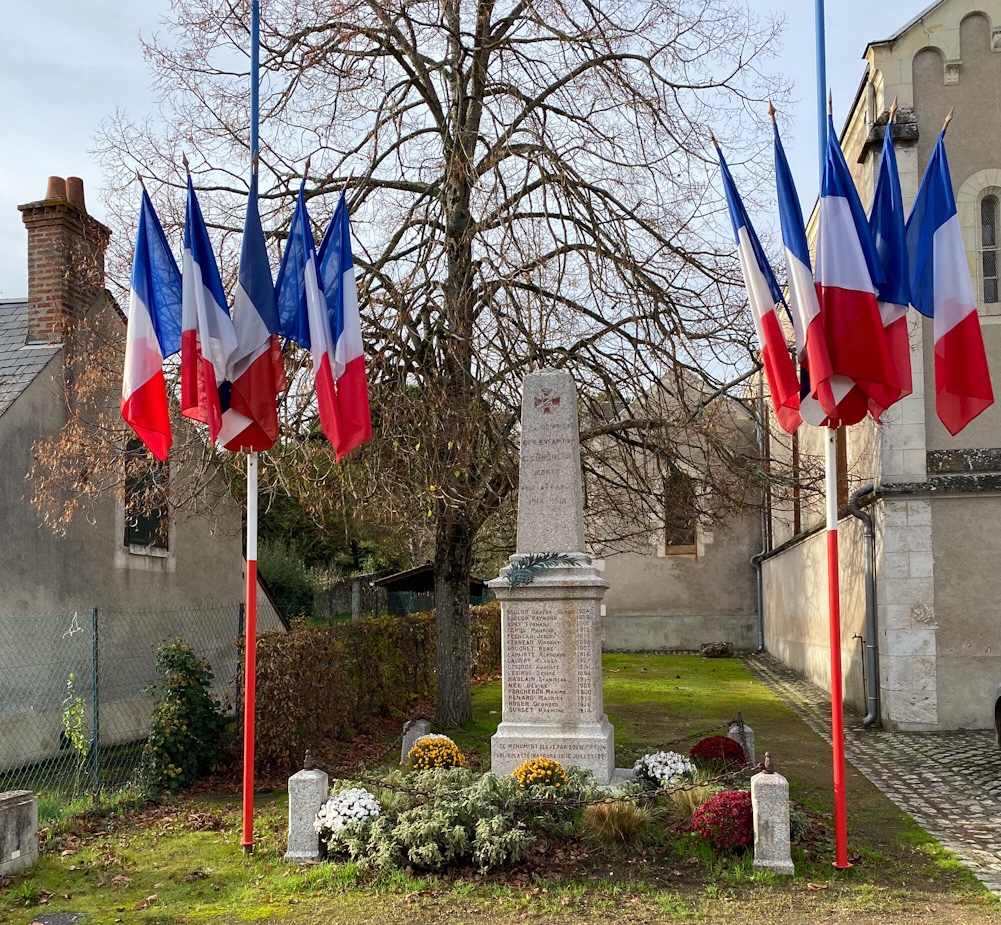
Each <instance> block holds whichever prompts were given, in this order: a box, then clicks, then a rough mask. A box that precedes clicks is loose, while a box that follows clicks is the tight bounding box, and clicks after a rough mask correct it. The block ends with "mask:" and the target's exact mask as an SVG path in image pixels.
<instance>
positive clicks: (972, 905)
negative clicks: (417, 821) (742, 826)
mask: <svg viewBox="0 0 1001 925" xmlns="http://www.w3.org/2000/svg"><path fill="white" fill-rule="evenodd" d="M604 667H605V684H604V692H605V706H606V710H607V712H608V716H609V719H610V720H611V721H612V723H613V725H614V726H615V738H616V751H617V759H618V760H617V764H618V765H619V766H624V765H627V764H631V763H632V761H633V760H634V759H635V758H636V757H637V756H639V755H641V754H643V753H644V752H647V751H652V750H656V749H660V748H665V747H666V748H672V747H673V749H674V750H677V751H684V752H687V750H688V748H689V747H690V745H691V744H692V743H693V741H694V738H692V736H693V735H695V736H696V737H697V735H698V734H699V733H703V732H704V731H705V730H707V729H710V728H711V727H721V728H722V729H723V730H724V731H725V724H726V722H727V721H728V720H730V719H732V718H733V717H734V716H735V715H736V713H737V711H738V710H740V711H741V712H742V714H743V717H744V719H745V721H746V722H747V723H748V724H749V725H750V726H752V727H753V729H754V733H755V739H756V747H757V751H758V755H759V758H760V757H761V756H762V755H763V754H764V752H765V750H766V749H767V750H769V751H771V752H772V754H773V756H774V758H775V762H776V766H777V768H778V770H780V771H781V773H783V774H784V775H785V776H786V777H787V778H788V779H789V781H790V792H791V796H792V798H793V800H794V801H795V802H797V803H799V804H801V805H802V806H804V807H807V808H808V810H809V812H810V814H812V816H813V818H814V819H815V820H817V819H822V817H824V816H828V817H829V816H830V814H831V805H832V799H831V783H830V777H831V770H830V748H829V746H827V745H826V743H824V742H823V740H821V739H820V738H818V737H817V736H816V735H815V734H814V733H813V732H812V731H810V730H809V728H808V727H806V726H805V725H804V724H803V723H801V722H800V721H799V720H798V719H797V718H796V716H795V714H793V713H792V712H791V711H790V710H789V709H788V708H787V707H786V706H785V705H784V704H782V703H781V702H780V701H779V700H777V699H776V698H775V697H774V696H773V695H772V694H771V693H770V692H769V691H768V690H767V689H766V688H765V687H764V686H763V685H762V684H761V683H759V682H758V681H756V680H755V679H754V678H753V677H752V676H751V675H750V674H749V673H748V672H747V670H746V669H745V668H744V666H743V665H742V663H741V662H739V661H738V660H736V659H717V660H703V659H701V658H698V657H694V656H661V655H649V656H645V655H644V656H640V655H607V656H605V658H604ZM474 709H475V715H476V719H475V721H474V722H473V723H470V724H469V725H468V726H467V727H466V729H465V730H463V732H462V733H461V734H460V735H458V736H456V739H457V741H459V743H460V745H462V747H463V748H464V749H465V750H467V751H470V750H475V751H478V752H479V753H480V755H481V756H483V757H484V758H487V756H488V755H489V736H490V735H491V733H492V732H493V730H494V729H495V727H496V725H497V723H498V722H499V720H500V682H499V681H497V682H491V683H488V684H484V685H481V686H479V687H477V689H476V690H475V692H474ZM714 731H718V730H714ZM371 773H372V772H369V774H371ZM848 800H849V847H850V852H851V856H852V859H853V862H854V864H855V866H854V867H853V868H852V869H851V870H850V871H845V872H836V871H834V870H833V868H832V866H831V859H832V856H833V854H832V848H831V845H830V839H829V838H828V837H826V836H827V835H828V834H829V833H824V832H823V830H822V823H820V830H821V835H822V836H824V837H821V838H820V839H817V838H814V839H813V840H812V841H810V842H808V843H807V844H805V845H802V846H797V847H796V848H794V855H793V856H794V860H795V862H796V866H797V875H796V877H795V878H793V879H791V880H790V879H780V878H776V877H773V876H771V875H763V874H755V873H754V872H753V869H752V867H751V864H750V858H747V857H745V858H743V859H734V858H730V859H723V860H719V859H716V858H713V857H712V856H710V854H709V853H708V852H706V851H705V850H703V849H702V847H701V846H700V844H699V843H698V842H697V840H696V839H695V838H694V836H692V837H688V836H683V837H680V838H674V839H673V840H670V841H668V840H661V841H660V842H657V841H654V842H653V843H651V844H650V845H648V846H647V847H645V848H641V849H637V850H627V849H620V850H618V851H616V850H613V849H601V850H598V851H595V850H590V851H589V850H587V849H585V848H583V847H582V846H577V848H576V850H572V851H568V853H567V854H566V856H565V858H564V857H563V854H562V849H559V850H558V855H557V856H556V857H554V858H549V859H546V863H545V865H543V866H542V867H541V868H540V867H539V866H538V865H536V867H534V868H524V869H520V870H515V871H508V872H504V873H502V874H497V875H490V876H487V877H480V876H478V875H476V874H475V873H473V872H470V871H464V872H462V873H460V874H454V875H450V876H448V877H434V876H428V877H421V876H420V875H419V873H415V872H413V871H409V872H396V873H386V874H381V875H379V876H377V877H373V875H371V874H367V873H364V872H362V871H360V870H359V869H358V868H357V867H356V866H354V865H351V864H332V863H331V864H326V863H325V864H317V865H314V866H311V867H305V868H299V867H295V866H291V865H288V864H286V863H284V862H283V861H282V855H283V853H284V851H285V826H286V811H287V807H286V800H285V796H284V794H271V795H259V796H258V800H257V809H256V815H255V821H256V839H257V848H256V852H255V854H254V855H253V856H252V857H250V858H247V857H244V855H243V853H242V850H241V848H240V812H239V799H238V798H237V797H232V796H225V797H223V796H220V797H204V796H198V797H194V798H190V799H184V800H181V801H178V802H176V803H171V804H166V805H162V806H155V807H147V808H131V809H129V808H127V807H121V808H119V809H118V810H116V811H115V812H112V813H107V814H105V815H103V816H91V817H82V818H76V819H73V820H69V821H66V822H63V823H59V824H55V825H54V826H52V827H51V828H50V829H49V830H47V832H46V839H47V840H46V844H45V846H44V849H43V855H42V858H41V860H40V861H39V863H38V865H37V866H36V867H35V868H34V870H32V871H30V872H28V873H26V874H21V875H18V876H15V877H12V878H8V879H6V880H0V922H4V923H7V922H9V923H11V925H20V923H24V925H27V923H29V922H31V921H32V920H33V914H40V913H41V912H43V911H44V912H48V913H51V912H57V911H73V912H87V913H90V919H89V922H91V923H94V925H103V923H114V922H125V923H145V925H180V923H198V922H203V921H211V922H216V923H242V922H273V923H279V922H281V923H288V925H307V923H309V925H313V923H327V922H330V923H345V925H353V923H373V922H379V923H382V922H386V923H396V922H414V921H420V922H422V923H428V925H430V923H438V922H441V923H444V922H448V923H467V922H468V923H473V922H477V923H487V925H490V923H496V925H500V923H508V922H511V923H513V922H522V921H526V920H527V921H537V922H549V921H558V922H560V923H564V922H566V923H597V922H613V921H623V922H636V923H647V922H649V923H653V922H664V921H674V920H689V921H709V922H727V923H741V925H743V923H747V925H750V923H768V922H781V923H783V925H793V923H797V925H798V923H807V922H811V923H812V922H816V921H818V920H822V921H846V922H847V921H853V922H854V921H860V920H865V921H868V922H875V923H890V922H895V923H896V922H899V923H916V922H929V923H931V922H936V923H943V922H944V923H957V925H958V923H981V922H982V923H1001V907H999V905H998V903H997V901H996V900H995V899H994V898H993V897H992V896H991V894H989V893H987V892H986V891H985V890H984V889H983V888H982V887H981V886H980V885H979V884H978V883H977V882H976V880H975V879H974V878H973V877H972V876H971V875H970V874H969V873H968V872H967V871H966V869H965V868H964V867H963V866H962V865H960V864H959V863H958V862H956V861H955V860H954V859H953V858H952V857H951V856H950V855H949V854H948V853H947V852H945V851H944V850H943V849H942V848H941V847H940V846H939V845H938V844H937V843H936V842H935V841H934V840H933V839H931V838H930V837H929V836H927V835H926V834H925V833H924V832H923V831H922V830H921V829H919V828H918V827H917V826H916V825H915V824H914V823H913V822H911V821H910V819H909V818H908V817H907V816H906V815H905V814H903V813H901V812H900V811H899V810H898V809H897V808H896V807H895V806H894V805H893V804H892V803H891V802H890V801H889V800H887V799H886V798H885V797H883V796H882V795H881V794H880V793H879V792H878V791H877V790H876V789H875V788H874V787H872V786H871V785H870V784H869V783H868V782H867V781H866V780H865V779H864V778H863V777H862V776H861V775H859V774H856V773H855V772H854V771H853V770H852V769H851V768H850V767H849V772H848ZM814 830H815V831H816V830H817V826H816V825H815V827H814ZM554 850H557V849H554ZM540 870H541V871H542V872H541V873H540Z"/></svg>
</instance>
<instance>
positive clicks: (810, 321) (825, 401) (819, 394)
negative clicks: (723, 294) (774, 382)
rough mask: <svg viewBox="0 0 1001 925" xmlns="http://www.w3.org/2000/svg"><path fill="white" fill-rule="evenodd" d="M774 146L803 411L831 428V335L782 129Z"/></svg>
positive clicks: (833, 408)
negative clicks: (822, 310)
mask: <svg viewBox="0 0 1001 925" xmlns="http://www.w3.org/2000/svg"><path fill="white" fill-rule="evenodd" d="M772 129H773V133H774V142H775V184H776V187H777V190H778V199H779V223H780V225H781V228H782V243H783V245H784V246H785V254H786V272H787V286H788V289H789V309H790V313H791V314H792V324H793V329H794V330H795V332H796V353H797V355H798V357H799V364H800V375H801V388H800V402H799V410H800V414H801V415H802V416H803V420H804V421H806V423H807V424H813V425H815V426H817V427H820V426H822V425H825V424H828V423H830V420H829V415H831V414H832V412H833V413H836V412H837V402H836V401H835V400H834V397H833V394H832V391H831V377H832V370H831V360H830V357H829V356H828V353H827V335H826V332H825V331H824V325H823V320H822V318H821V316H820V303H819V302H818V300H817V289H816V286H815V284H814V280H813V269H812V268H811V266H810V249H809V247H808V246H807V243H806V230H805V227H804V225H803V213H802V211H801V210H800V207H799V196H798V195H797V194H796V184H795V183H794V182H793V178H792V171H790V169H789V162H788V160H786V155H785V150H784V149H783V147H782V139H781V138H780V137H779V130H778V126H777V125H775V124H773V126H772Z"/></svg>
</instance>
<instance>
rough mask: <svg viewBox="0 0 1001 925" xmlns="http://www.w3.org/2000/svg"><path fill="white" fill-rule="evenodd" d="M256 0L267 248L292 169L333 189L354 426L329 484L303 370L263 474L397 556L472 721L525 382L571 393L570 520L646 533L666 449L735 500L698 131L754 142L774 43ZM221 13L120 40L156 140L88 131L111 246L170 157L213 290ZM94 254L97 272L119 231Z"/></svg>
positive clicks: (748, 20)
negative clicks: (621, 517) (369, 422)
mask: <svg viewBox="0 0 1001 925" xmlns="http://www.w3.org/2000/svg"><path fill="white" fill-rule="evenodd" d="M262 7H263V22H262V55H261V61H262V69H263V75H264V77H263V89H262V105H261V112H262V127H261V139H262V151H261V169H262V190H265V192H263V193H262V208H263V209H264V210H265V213H266V214H265V217H264V222H265V226H266V227H271V228H273V229H276V231H275V232H274V233H273V238H272V241H271V244H272V246H274V247H275V249H276V250H275V256H276V257H277V246H278V244H279V242H280V240H281V239H282V238H283V237H284V235H285V232H286V229H287V227H288V222H289V218H290V213H291V208H292V205H293V202H292V199H293V194H294V190H295V187H296V186H297V184H298V178H299V175H300V172H301V164H302V163H303V162H304V161H305V158H306V156H307V155H310V156H311V157H312V163H313V165H314V166H313V175H312V176H311V177H310V178H309V186H308V195H309V199H310V208H311V211H312V213H313V216H314V218H315V219H323V220H325V219H326V217H327V216H328V215H329V213H330V211H331V209H332V205H333V196H334V195H336V194H337V193H339V192H340V190H341V189H342V188H344V187H345V186H346V187H347V189H348V194H349V205H350V211H351V216H352V224H353V229H354V233H355V236H356V242H355V243H356V262H357V264H358V266H359V269H360V293H361V301H362V312H363V325H364V329H365V330H364V334H365V340H366V345H367V350H368V364H369V376H370V384H371V404H372V408H373V416H374V420H373V423H374V427H375V433H376V438H375V440H374V441H373V442H372V443H371V444H370V445H369V446H367V447H364V448H363V449H362V450H361V451H359V452H358V453H356V454H353V457H352V458H349V460H348V463H347V465H344V466H340V467H334V466H333V465H332V463H331V462H330V458H329V450H328V449H327V448H326V447H325V445H324V444H323V443H322V441H317V440H314V439H310V436H311V434H315V408H314V407H313V404H312V402H311V399H310V394H309V390H308V381H307V377H306V376H305V373H306V372H307V371H306V370H303V371H301V373H300V374H299V375H298V376H297V377H294V384H293V389H292V391H291V393H290V397H289V398H288V399H287V403H286V407H285V409H284V411H283V414H284V418H283V426H284V434H283V439H282V441H280V445H279V446H277V447H276V449H275V451H274V452H272V453H271V454H269V459H268V462H267V464H266V466H265V479H266V480H268V479H270V480H271V483H272V484H276V483H278V482H281V481H283V480H284V482H285V483H286V487H289V488H294V490H296V491H300V492H303V493H304V494H307V495H309V494H310V493H312V494H313V497H315V499H316V504H317V510H318V511H319V510H320V509H321V508H322V506H323V504H324V503H328V502H329V498H330V497H334V498H336V497H338V496H340V497H341V498H342V499H343V503H344V504H345V505H347V506H350V507H351V510H352V511H353V512H354V516H357V517H360V518H363V519H365V520H367V521H368V522H370V523H371V522H376V523H382V524H384V525H387V527H388V525H395V529H397V530H399V531H400V532H401V533H405V534H406V535H407V537H408V543H410V545H412V546H413V545H419V543H420V542H421V541H422V540H425V539H426V541H427V542H428V544H429V545H430V547H431V550H432V554H433V561H434V563H435V581H436V596H435V597H436V605H437V610H438V640H439V643H438V644H439V651H438V685H439V697H438V714H437V720H438V722H439V723H441V724H443V725H445V726H454V725H456V724H459V723H462V722H463V721H465V720H467V719H468V718H469V717H470V715H471V707H470V693H469V658H468V653H469V646H468V633H469V619H468V607H467V594H468V590H467V589H468V579H469V574H470V566H471V562H472V557H473V555H474V546H475V543H476V541H477V537H478V536H482V535H485V534H487V533H489V534H490V535H491V536H497V535H498V531H499V530H500V527H498V526H497V524H496V523H495V521H497V519H498V516H499V515H502V514H503V515H507V516H508V517H509V516H510V512H511V510H512V499H513V497H514V493H515V492H516V489H517V482H518V452H517V447H518V413H519V405H520V385H521V380H522V378H523V376H524V375H525V374H526V373H527V372H530V371H532V370H535V369H539V368H542V367H547V366H551V367H564V368H567V369H569V370H570V371H571V372H572V373H573V374H574V376H575V378H576V380H577V383H578V387H579V389H580V394H581V402H582V409H581V414H582V421H583V428H582V430H583V433H582V441H583V452H584V461H585V465H586V466H587V470H588V485H589V498H588V503H589V506H590V507H591V508H592V509H593V510H594V511H597V512H601V511H602V509H603V507H604V508H608V509H610V508H612V507H614V506H617V505H621V504H622V503H624V502H623V499H628V502H629V503H631V504H635V505H637V507H638V509H641V510H642V509H649V510H650V511H651V513H653V512H659V514H660V516H663V510H662V506H661V503H660V500H658V499H661V498H662V497H663V496H662V493H661V492H659V491H653V490H652V488H651V484H655V485H660V484H663V479H664V478H665V476H666V475H667V474H670V473H671V472H674V471H676V468H677V465H678V459H679V457H680V455H682V454H683V453H685V452H686V451H689V450H690V449H691V447H693V446H697V447H699V451H700V454H701V458H702V459H703V462H702V463H700V464H699V466H698V469H699V477H700V478H701V479H703V480H704V481H707V482H708V483H709V485H710V487H711V493H712V495H713V497H714V498H715V499H716V500H715V501H714V503H713V507H712V510H713V514H714V516H718V515H719V514H720V512H721V511H722V510H723V509H724V508H725V507H726V505H727V502H733V503H737V499H738V498H741V499H742V498H743V490H744V488H743V487H742V479H743V477H744V476H746V475H747V473H748V471H749V470H750V469H753V466H750V467H749V466H748V462H747V459H746V458H745V457H744V456H743V455H742V453H741V451H739V450H738V449H736V448H735V447H734V446H733V441H732V440H731V439H728V438H727V435H726V428H725V427H724V426H721V422H720V417H721V416H720V414H719V413H718V412H717V410H716V408H717V404H718V403H714V398H719V397H724V398H725V397H726V396H728V395H730V394H732V393H733V392H734V390H735V389H736V390H739V386H735V385H733V384H732V383H731V384H730V385H727V384H726V380H727V379H731V380H732V379H739V376H735V375H734V371H735V370H736V369H738V368H743V369H746V368H747V367H748V366H749V365H750V361H749V356H750V351H749V338H750V337H751V333H750V329H749V321H748V319H747V317H746V315H744V314H742V312H743V305H744V302H743V297H742V294H741V293H740V292H739V291H738V290H737V289H736V288H735V270H736V268H735V265H734V262H733V260H732V258H731V256H730V255H731V253H732V249H733V248H732V239H731V238H729V232H728V229H726V228H725V227H723V226H721V224H720V219H721V214H720V209H721V202H720V199H719V196H718V193H717V192H716V191H715V189H714V187H715V179H714V172H715V168H714V162H713V161H712V159H711V157H710V158H709V159H708V160H707V152H706V149H707V145H706V141H705V140H706V130H707V127H708V125H709V123H710V122H711V123H712V125H713V126H714V127H715V129H716V133H717V135H718V136H720V137H721V139H729V141H728V142H727V143H728V150H730V151H732V152H734V157H735V158H738V159H739V157H740V155H741V153H745V154H746V153H748V152H751V151H753V150H754V148H755V146H756V145H758V144H759V142H760V140H761V134H760V132H761V122H760V120H759V119H758V118H756V117H755V116H754V115H753V112H752V110H753V111H760V105H759V104H760V102H761V101H762V100H763V99H765V98H767V97H768V96H769V95H771V94H774V93H775V92H777V88H776V87H775V86H774V85H772V83H771V82H770V80H769V79H768V78H767V77H766V76H765V74H764V72H763V70H762V69H761V61H762V58H763V56H764V55H765V54H766V53H767V51H768V48H769V45H770V43H771V42H772V41H773V39H774V37H775V35H776V30H777V25H776V23H774V22H771V21H769V22H764V23H762V22H759V21H757V20H755V19H754V18H753V17H752V16H751V15H750V14H749V13H748V12H747V10H746V9H745V8H744V7H743V6H742V5H736V4H733V5H731V4H729V3H726V2H722V0H617V2H605V0H602V2H601V3H597V2H588V0H540V2H537V0H503V2H497V0H439V2H427V0H423V2H417V0H265V2H264V3H263V4H262ZM248 24H249V4H248V3H247V2H246V0H174V3H173V14H172V17H171V20H170V22H169V23H168V24H167V29H166V31H165V32H164V34H163V35H162V36H158V37H156V38H154V39H153V40H152V41H150V42H148V43H147V45H146V53H147V56H148V59H149V61H150V63H151V67H152V68H153V71H154V73H155V75H156V80H157V86H158V88H159V91H160V94H161V108H162V113H163V115H164V116H165V121H164V122H162V123H156V124H153V123H149V124H140V125H137V124H135V123H133V122H132V121H130V120H129V119H128V118H127V117H126V116H124V115H119V116H118V117H117V118H116V119H115V120H113V121H111V122H109V123H108V124H106V125H105V126H104V128H103V131H102V135H101V138H100V142H99V143H100V151H101V154H102V156H103V160H104V164H105V167H106V176H107V180H108V183H109V190H110V192H109V195H108V200H109V205H110V207H111V209H112V212H113V213H115V214H116V215H117V218H118V224H119V227H121V228H123V229H128V228H130V227H134V221H135V217H134V211H133V209H134V204H135V202H137V201H138V196H137V193H136V190H135V188H134V186H133V179H132V178H133V176H134V174H135V171H136V170H137V169H138V170H139V171H140V172H141V173H142V174H143V175H145V176H146V177H147V178H149V179H148V185H150V187H151V192H153V195H154V198H155V200H156V201H157V205H158V208H159V209H160V213H161V218H162V219H163V220H164V223H165V225H167V226H172V227H173V229H174V230H173V231H171V230H170V227H168V234H176V229H177V228H178V227H179V225H180V220H181V215H182V206H181V195H182V190H183V177H182V175H181V172H180V171H179V168H178V160H179V154H180V151H181V150H185V151H187V153H188V156H189V158H190V159H191V161H192V163H193V164H194V165H195V166H194V167H193V172H194V173H195V176H196V183H197V185H198V186H199V189H200V190H201V191H202V204H203V207H204V208H205V210H206V213H207V216H208V218H209V221H210V223H211V224H212V225H213V226H214V228H215V229H216V231H217V233H218V235H219V236H220V239H221V241H222V246H223V252H224V261H223V262H224V270H225V271H226V272H228V273H230V274H232V272H233V270H234V268H235V257H234V254H233V253H232V251H233V247H232V245H231V244H230V243H229V241H230V238H231V236H233V235H234V233H235V232H238V231H239V229H240V227H241V226H242V211H243V202H244V197H245V194H246V185H245V183H244V181H243V179H242V177H243V176H244V174H245V173H246V170H245V165H246V163H247V162H248V161H249V152H248V150H247V147H248V143H249V142H248V130H247V125H248V99H247V97H248V93H247V77H246V75H247V70H248V68H247V55H248V52H247V48H248V43H249V37H248ZM749 169H751V170H752V171H753V169H754V164H753V159H752V162H751V166H750V168H749ZM158 184H159V185H158ZM116 245H117V247H118V251H117V252H113V253H112V255H111V259H112V264H113V265H114V261H115V260H116V259H117V260H118V266H119V269H120V271H122V272H121V277H122V279H125V278H127V277H126V273H125V272H124V271H125V268H126V267H127V261H128V260H129V259H130V256H131V255H130V253H129V250H130V248H129V245H130V240H129V235H128V232H127V231H125V230H123V231H122V232H121V233H120V234H119V235H117V236H116ZM689 465H690V464H689ZM293 483H295V484H294V485H293ZM603 493H604V497H605V501H603V500H602V496H603ZM325 496H326V501H325V500H324V498H325ZM605 522H607V521H606V520H602V519H601V518H600V517H599V518H598V520H596V523H605ZM388 528H390V529H394V527H388Z"/></svg>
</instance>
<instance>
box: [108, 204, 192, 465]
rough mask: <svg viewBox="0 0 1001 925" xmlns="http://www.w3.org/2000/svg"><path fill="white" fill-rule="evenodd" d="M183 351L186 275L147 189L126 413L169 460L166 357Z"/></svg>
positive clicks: (128, 338) (128, 345)
mask: <svg viewBox="0 0 1001 925" xmlns="http://www.w3.org/2000/svg"><path fill="white" fill-rule="evenodd" d="M180 349H181V274H180V273H179V272H178V270H177V264H176V263H175V262H174V255H173V254H172V253H171V252H170V247H169V245H168V244H167V238H166V236H165V235H164V233H163V228H162V227H161V226H160V220H159V219H158V218H157V217H156V212H155V211H154V210H153V203H152V202H150V199H149V196H148V195H147V193H146V190H145V189H144V190H143V194H142V206H141V207H140V209H139V230H138V231H137V232H136V252H135V256H134V257H133V258H132V285H131V290H130V292H129V321H128V329H127V331H126V335H125V374H124V376H123V377H122V417H123V418H124V419H125V421H126V423H127V424H128V425H129V427H131V428H132V429H133V430H134V431H135V432H136V436H138V437H139V439H140V440H142V442H143V443H145V444H146V446H147V447H148V448H149V450H150V452H151V453H152V454H153V455H154V456H155V457H156V458H157V459H159V460H160V462H163V461H164V460H165V459H166V458H167V451H168V450H169V449H170V444H171V442H172V437H171V433H170V412H169V410H168V408H167V386H166V382H165V381H164V378H163V361H164V359H165V358H166V357H168V356H171V355H172V354H174V353H177V351H178V350H180Z"/></svg>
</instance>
